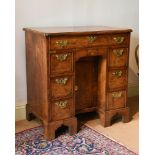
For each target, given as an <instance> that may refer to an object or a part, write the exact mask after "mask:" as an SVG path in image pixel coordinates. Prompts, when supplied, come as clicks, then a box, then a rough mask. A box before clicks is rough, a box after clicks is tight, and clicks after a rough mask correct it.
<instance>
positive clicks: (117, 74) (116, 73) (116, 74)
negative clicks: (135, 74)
mask: <svg viewBox="0 0 155 155" xmlns="http://www.w3.org/2000/svg"><path fill="white" fill-rule="evenodd" d="M122 73H123V72H122V71H115V72H113V73H112V75H114V76H116V77H121V76H122Z"/></svg>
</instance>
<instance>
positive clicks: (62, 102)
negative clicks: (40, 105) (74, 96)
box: [55, 100, 68, 109]
mask: <svg viewBox="0 0 155 155" xmlns="http://www.w3.org/2000/svg"><path fill="white" fill-rule="evenodd" d="M67 103H68V102H67V101H66V100H65V101H59V102H55V104H56V105H57V106H59V107H60V108H62V109H63V108H66V106H67Z"/></svg>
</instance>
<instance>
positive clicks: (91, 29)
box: [23, 26, 132, 36]
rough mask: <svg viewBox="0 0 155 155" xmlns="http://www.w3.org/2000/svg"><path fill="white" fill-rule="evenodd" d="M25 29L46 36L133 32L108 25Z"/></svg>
mask: <svg viewBox="0 0 155 155" xmlns="http://www.w3.org/2000/svg"><path fill="white" fill-rule="evenodd" d="M23 30H24V31H32V32H35V33H42V34H44V35H45V36H48V35H52V34H53V35H60V34H64V35H65V34H67V35H73V34H92V33H93V34H104V33H126V32H132V29H127V28H116V27H108V26H70V27H30V28H24V29H23Z"/></svg>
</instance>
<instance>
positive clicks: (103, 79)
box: [24, 26, 132, 139]
mask: <svg viewBox="0 0 155 155" xmlns="http://www.w3.org/2000/svg"><path fill="white" fill-rule="evenodd" d="M24 31H25V43H26V69H27V105H26V114H27V119H28V120H31V119H33V118H34V116H36V117H38V118H39V119H41V120H42V122H43V124H44V128H45V133H44V136H45V138H47V139H53V138H55V131H56V130H57V129H58V128H59V127H61V126H62V125H66V126H68V127H69V132H70V134H75V133H76V132H77V119H76V117H75V115H76V114H78V113H84V112H90V111H94V110H96V111H97V112H98V114H99V117H100V120H101V123H102V124H103V125H104V126H105V127H106V126H109V125H111V119H112V118H113V117H114V116H115V115H122V118H123V122H128V121H129V120H130V117H129V109H128V107H127V105H126V100H127V84H128V62H129V46H130V33H131V31H132V30H131V29H118V28H111V27H104V26H87V27H64V28H63V27H50V28H24Z"/></svg>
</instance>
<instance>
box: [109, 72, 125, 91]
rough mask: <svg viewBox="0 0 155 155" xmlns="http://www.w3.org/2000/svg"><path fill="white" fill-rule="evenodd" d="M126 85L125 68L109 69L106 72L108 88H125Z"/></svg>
mask: <svg viewBox="0 0 155 155" xmlns="http://www.w3.org/2000/svg"><path fill="white" fill-rule="evenodd" d="M126 86H127V70H125V69H119V70H110V71H109V73H108V88H109V89H110V90H113V89H118V88H126Z"/></svg>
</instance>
